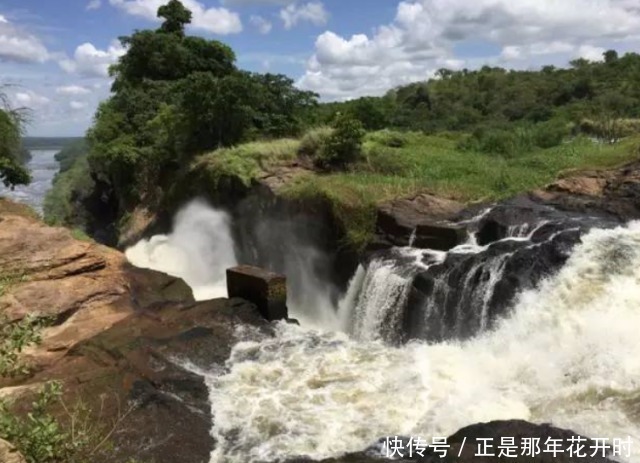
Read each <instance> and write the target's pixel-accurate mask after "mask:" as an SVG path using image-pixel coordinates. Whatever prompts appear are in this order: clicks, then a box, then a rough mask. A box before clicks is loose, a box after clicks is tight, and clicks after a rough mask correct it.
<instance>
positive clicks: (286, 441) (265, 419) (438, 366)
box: [206, 223, 640, 463]
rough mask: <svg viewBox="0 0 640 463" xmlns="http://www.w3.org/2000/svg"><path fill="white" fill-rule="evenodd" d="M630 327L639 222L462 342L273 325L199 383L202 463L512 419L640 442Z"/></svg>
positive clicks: (320, 452) (634, 326) (637, 372)
mask: <svg viewBox="0 0 640 463" xmlns="http://www.w3.org/2000/svg"><path fill="white" fill-rule="evenodd" d="M360 278H362V275H361V276H360ZM365 278H366V277H365ZM638 326H640V223H632V224H630V225H629V226H628V227H626V228H617V229H614V230H593V231H591V232H590V233H589V234H588V235H586V236H585V237H583V243H582V244H581V245H579V246H577V247H576V248H575V249H574V252H573V254H572V256H571V258H570V259H569V261H568V263H567V264H566V265H565V267H564V268H563V269H562V270H561V271H560V272H559V273H558V274H557V275H556V276H555V277H553V278H550V279H549V280H547V281H545V282H543V283H542V284H541V285H540V287H539V288H538V289H537V290H532V291H528V292H525V293H523V294H522V295H521V296H520V297H519V299H518V302H517V303H516V307H515V308H514V310H513V311H512V315H511V316H510V317H509V318H507V319H504V320H502V321H501V322H499V323H498V324H497V326H496V327H495V329H494V330H493V331H491V332H486V333H484V334H483V335H481V336H479V337H476V338H474V339H471V340H469V341H466V342H449V343H441V344H434V345H427V344H421V343H412V344H409V345H407V346H404V347H401V348H394V347H390V346H387V345H384V344H383V343H381V342H377V341H355V340H353V339H350V338H348V337H347V336H346V335H344V334H332V333H319V332H310V331H305V330H303V329H300V328H297V327H292V326H288V325H281V326H279V328H278V336H276V337H275V338H273V339H268V340H264V341H262V342H260V343H257V342H244V343H240V344H239V345H237V346H236V347H235V348H234V350H233V353H232V356H231V358H230V360H229V362H228V372H227V373H226V374H223V375H218V374H213V373H212V374H208V375H206V381H207V384H208V385H209V392H210V400H211V410H212V414H213V415H214V424H213V428H212V434H213V436H214V437H215V438H216V440H217V442H218V444H217V447H216V449H215V451H214V452H213V454H212V458H211V461H212V462H215V463H219V462H252V461H260V460H264V461H268V460H275V459H278V458H286V457H291V456H296V455H308V456H311V457H313V458H324V457H330V456H333V455H338V454H341V453H344V452H350V451H359V450H362V449H363V448H365V447H367V446H368V445H370V444H372V443H373V442H374V441H376V440H377V439H378V438H379V437H381V436H385V435H398V434H400V435H415V436H421V437H424V438H427V439H428V438H430V437H432V436H446V435H450V434H452V433H453V432H455V431H456V430H458V429H460V428H462V427H464V426H466V425H469V424H472V423H476V422H482V421H488V420H493V419H514V418H521V419H527V420H530V421H533V422H552V423H553V424H554V425H556V426H560V427H564V428H569V429H572V430H574V431H576V432H579V433H583V434H585V435H589V436H591V437H609V438H626V437H627V436H630V437H632V439H633V440H634V442H635V443H636V444H638V443H640V342H638ZM633 451H634V455H633V461H638V458H640V446H639V445H636V446H635V447H634V448H633Z"/></svg>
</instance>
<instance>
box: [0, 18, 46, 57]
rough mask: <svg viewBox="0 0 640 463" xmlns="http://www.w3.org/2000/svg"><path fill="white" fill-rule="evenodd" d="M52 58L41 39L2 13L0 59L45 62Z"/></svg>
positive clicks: (0, 22)
mask: <svg viewBox="0 0 640 463" xmlns="http://www.w3.org/2000/svg"><path fill="white" fill-rule="evenodd" d="M49 58H50V54H49V51H48V50H47V48H46V47H45V46H44V44H43V43H42V42H41V41H40V39H39V38H38V37H36V36H34V35H32V34H30V33H28V32H27V31H25V30H23V29H22V28H20V27H17V26H16V25H14V24H13V23H11V22H10V21H9V20H8V19H7V18H6V17H4V16H2V15H0V61H13V62H18V63H34V62H37V63H43V62H45V61H47V60H48V59H49Z"/></svg>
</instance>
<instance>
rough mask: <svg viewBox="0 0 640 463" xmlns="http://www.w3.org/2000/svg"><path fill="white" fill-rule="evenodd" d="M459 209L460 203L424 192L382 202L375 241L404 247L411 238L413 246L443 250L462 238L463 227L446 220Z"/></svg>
mask: <svg viewBox="0 0 640 463" xmlns="http://www.w3.org/2000/svg"><path fill="white" fill-rule="evenodd" d="M462 208H463V205H462V204H460V203H457V202H455V201H451V200H447V199H443V198H437V197H435V196H431V195H427V194H422V195H419V196H416V197H414V198H409V199H399V200H395V201H391V202H389V203H386V204H383V205H382V206H380V207H379V208H378V215H377V220H376V233H377V235H378V241H382V242H386V243H388V245H387V246H389V245H394V246H408V245H409V243H410V241H411V240H412V238H413V239H414V244H415V246H416V247H429V248H431V249H438V250H442V251H447V250H449V249H451V248H452V247H455V246H456V245H458V244H459V243H460V242H461V240H464V236H465V234H464V229H463V228H462V227H460V226H457V225H455V224H452V223H450V222H449V220H451V219H452V218H453V217H455V216H456V215H457V214H458V213H459V212H460V211H461V210H462ZM380 247H381V246H378V248H380Z"/></svg>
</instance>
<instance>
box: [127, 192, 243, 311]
mask: <svg viewBox="0 0 640 463" xmlns="http://www.w3.org/2000/svg"><path fill="white" fill-rule="evenodd" d="M126 256H127V259H128V260H129V262H131V263H132V264H133V265H135V266H136V267H141V268H149V269H152V270H157V271H159V272H164V273H167V274H169V275H173V276H176V277H179V278H182V279H183V280H184V281H186V282H187V284H188V285H189V286H191V289H192V290H193V295H194V297H195V298H196V300H207V299H214V298H218V297H226V296H227V285H226V269H227V268H230V267H234V266H235V265H236V256H235V252H234V248H233V239H232V238H231V224H230V219H229V216H228V215H227V214H226V213H224V212H222V211H219V210H215V209H212V208H211V207H209V206H208V205H207V204H206V203H205V202H204V201H200V200H195V201H192V202H191V203H189V204H188V205H187V206H186V207H185V208H183V209H182V210H181V211H180V212H179V213H178V214H177V215H176V217H175V220H174V226H173V231H172V232H171V234H169V235H157V236H154V237H152V238H150V239H148V240H142V241H140V242H139V243H137V244H136V245H135V246H132V247H130V248H129V249H127V251H126Z"/></svg>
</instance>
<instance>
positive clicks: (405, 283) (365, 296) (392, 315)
mask: <svg viewBox="0 0 640 463" xmlns="http://www.w3.org/2000/svg"><path fill="white" fill-rule="evenodd" d="M393 253H394V255H385V256H380V257H376V258H374V259H373V260H372V261H371V262H370V263H369V265H368V267H367V270H366V272H365V273H364V276H363V278H362V281H361V282H360V281H357V280H356V281H355V282H354V281H352V283H351V285H350V288H349V291H353V290H354V289H353V285H354V284H359V285H360V291H359V296H358V297H357V298H354V299H352V301H353V302H354V303H355V310H354V312H353V314H352V317H353V318H352V320H351V323H350V325H349V326H350V329H349V330H348V332H349V333H351V334H352V335H353V336H355V337H356V338H357V339H361V340H377V339H380V340H384V341H387V342H393V341H397V340H399V339H398V338H399V336H400V335H401V331H402V326H401V325H402V314H403V308H404V307H405V305H406V301H407V297H408V294H409V290H410V288H411V284H412V282H413V277H414V276H415V274H416V273H417V272H418V271H420V270H425V269H427V268H429V266H430V265H433V264H434V263H437V262H442V261H443V260H444V256H445V253H443V252H437V251H430V250H419V249H411V248H398V249H395V250H394V252H393ZM403 260H404V261H405V263H404V264H403V265H401V264H399V261H403ZM425 261H426V262H427V263H425Z"/></svg>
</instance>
